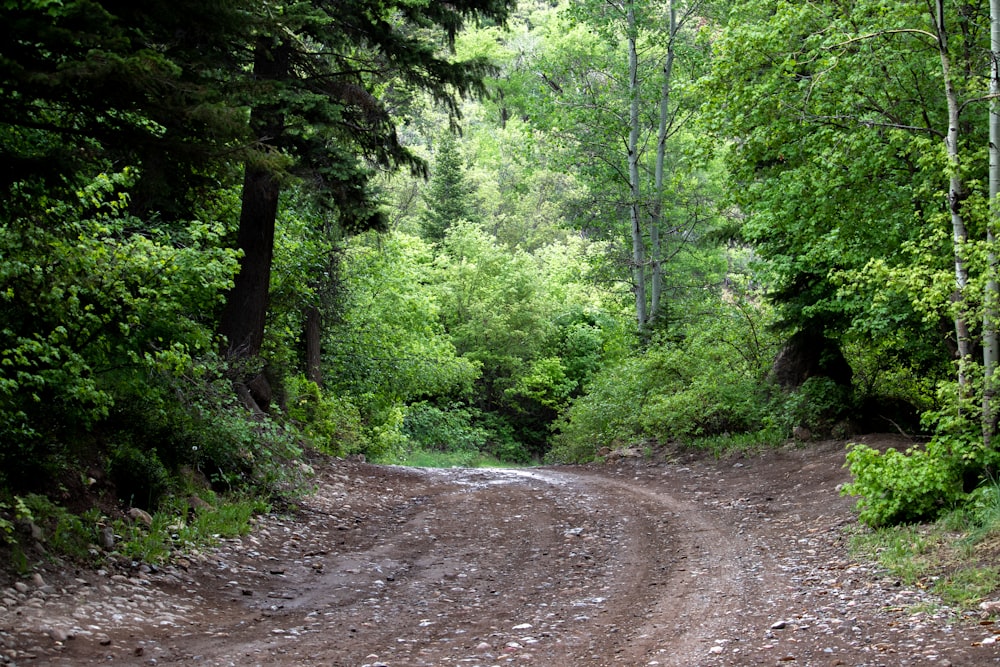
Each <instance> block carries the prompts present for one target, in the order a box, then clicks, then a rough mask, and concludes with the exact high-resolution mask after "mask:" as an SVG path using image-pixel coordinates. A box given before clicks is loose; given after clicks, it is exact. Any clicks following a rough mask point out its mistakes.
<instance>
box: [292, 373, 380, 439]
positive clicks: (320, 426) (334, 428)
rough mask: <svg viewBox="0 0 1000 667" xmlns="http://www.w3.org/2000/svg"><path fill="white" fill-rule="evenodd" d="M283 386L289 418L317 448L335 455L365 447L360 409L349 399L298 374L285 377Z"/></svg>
mask: <svg viewBox="0 0 1000 667" xmlns="http://www.w3.org/2000/svg"><path fill="white" fill-rule="evenodd" d="M285 390H286V392H287V394H288V400H287V402H288V417H289V419H291V420H292V422H293V423H294V424H295V425H296V427H297V428H298V429H299V432H300V433H301V434H302V435H303V436H304V437H305V438H306V439H307V440H309V442H310V443H312V444H313V446H315V447H316V448H317V449H319V450H320V451H323V452H326V453H327V454H333V455H335V456H347V455H349V454H355V453H363V452H365V450H366V449H368V445H369V441H368V438H367V437H366V435H365V429H364V424H363V421H362V418H361V411H360V410H358V408H357V406H355V405H354V404H353V403H352V402H351V401H350V400H348V399H346V398H343V397H340V396H331V395H328V394H324V393H323V392H322V391H321V390H320V388H319V386H318V385H317V384H316V383H315V382H312V381H310V380H307V379H306V378H305V377H303V376H301V375H300V376H295V377H292V378H289V379H288V380H287V381H286V384H285Z"/></svg>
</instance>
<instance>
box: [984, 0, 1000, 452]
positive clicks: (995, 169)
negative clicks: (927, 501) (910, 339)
mask: <svg viewBox="0 0 1000 667" xmlns="http://www.w3.org/2000/svg"><path fill="white" fill-rule="evenodd" d="M998 98H1000V0H990V174H989V182H990V214H989V218H988V220H987V224H986V245H987V265H986V270H987V276H986V294H985V295H984V296H983V303H984V311H983V385H984V386H983V440H984V442H985V444H986V446H987V447H990V446H991V444H992V441H993V435H994V433H995V432H996V426H997V418H996V415H995V414H994V413H995V412H996V408H995V406H994V400H993V399H994V396H995V395H996V387H995V386H994V383H995V378H994V375H995V372H996V368H997V361H998V357H1000V336H998V333H997V319H998V300H1000V285H998V278H997V254H996V250H995V249H994V248H995V246H996V234H997V230H998V229H1000V201H998V198H1000V99H998Z"/></svg>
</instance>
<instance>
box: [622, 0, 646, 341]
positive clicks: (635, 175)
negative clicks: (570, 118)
mask: <svg viewBox="0 0 1000 667" xmlns="http://www.w3.org/2000/svg"><path fill="white" fill-rule="evenodd" d="M626 20H627V23H628V26H627V31H628V75H629V79H628V92H629V136H628V180H629V191H630V193H629V195H630V203H629V218H630V221H631V227H632V276H633V281H634V283H635V317H636V322H637V323H638V325H639V330H640V331H641V330H643V329H645V327H646V323H647V313H646V242H645V239H644V238H643V235H642V223H641V219H640V204H641V199H640V194H641V193H640V189H639V54H638V53H637V51H636V21H635V4H634V2H629V3H628V8H627V18H626Z"/></svg>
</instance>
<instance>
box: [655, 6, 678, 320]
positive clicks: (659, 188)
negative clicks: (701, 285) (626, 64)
mask: <svg viewBox="0 0 1000 667" xmlns="http://www.w3.org/2000/svg"><path fill="white" fill-rule="evenodd" d="M667 13H668V17H669V18H668V22H669V25H668V30H669V33H668V35H667V56H666V59H665V60H664V61H663V82H662V88H661V92H660V126H659V131H658V134H657V142H656V168H655V171H654V185H653V187H654V190H655V195H654V197H653V212H652V215H651V216H650V217H651V220H650V224H649V245H650V265H651V267H652V276H651V282H650V304H649V321H650V323H653V322H655V321H656V318H657V317H658V316H659V314H660V307H661V305H660V299H661V298H662V294H663V247H662V243H663V241H662V238H661V236H660V234H661V231H662V230H663V191H664V187H663V179H664V175H663V171H664V164H663V163H664V161H665V160H666V154H667V129H668V124H667V121H668V119H669V117H670V84H671V77H672V75H673V69H674V40H675V38H676V36H677V11H676V9H675V8H674V2H673V0H668V2H667Z"/></svg>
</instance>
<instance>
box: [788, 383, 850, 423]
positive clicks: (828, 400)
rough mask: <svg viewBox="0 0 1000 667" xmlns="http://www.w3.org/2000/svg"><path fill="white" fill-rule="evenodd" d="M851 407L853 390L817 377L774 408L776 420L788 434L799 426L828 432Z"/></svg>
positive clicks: (803, 384)
mask: <svg viewBox="0 0 1000 667" xmlns="http://www.w3.org/2000/svg"><path fill="white" fill-rule="evenodd" d="M850 407H851V389H850V387H845V386H842V385H839V384H837V383H836V382H834V381H833V380H831V379H830V378H828V377H823V376H814V377H811V378H809V379H807V380H806V381H805V382H804V383H802V386H800V387H798V388H797V389H795V390H794V391H792V392H791V393H789V394H787V395H786V396H783V397H782V399H780V400H778V401H777V403H776V405H775V406H773V407H772V410H773V411H774V412H775V419H776V421H777V422H778V423H780V424H782V425H783V426H784V427H785V430H786V431H787V432H789V433H790V432H791V430H792V429H793V428H794V427H796V426H805V427H807V428H809V429H811V430H813V431H816V432H820V433H829V432H830V430H831V428H832V427H833V425H834V422H836V421H837V420H838V419H840V418H841V417H842V416H843V415H844V414H845V413H846V412H847V411H848V410H849V409H850Z"/></svg>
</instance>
